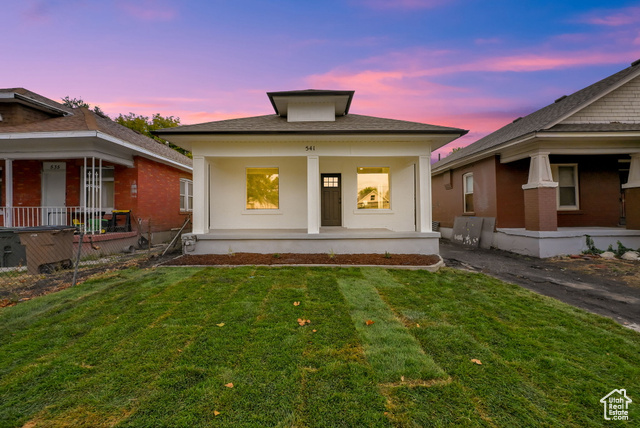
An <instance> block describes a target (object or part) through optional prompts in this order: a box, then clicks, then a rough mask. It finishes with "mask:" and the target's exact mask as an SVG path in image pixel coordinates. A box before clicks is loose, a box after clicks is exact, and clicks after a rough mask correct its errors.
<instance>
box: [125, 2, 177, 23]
mask: <svg viewBox="0 0 640 428" xmlns="http://www.w3.org/2000/svg"><path fill="white" fill-rule="evenodd" d="M117 6H118V8H119V9H121V10H123V11H125V12H126V13H127V14H128V15H130V16H132V17H134V18H136V19H140V20H142V21H171V20H172V19H174V18H175V17H176V16H177V15H178V12H177V11H176V10H175V9H174V8H173V7H172V6H170V5H169V4H168V3H167V2H165V1H154V0H119V1H118V2H117Z"/></svg>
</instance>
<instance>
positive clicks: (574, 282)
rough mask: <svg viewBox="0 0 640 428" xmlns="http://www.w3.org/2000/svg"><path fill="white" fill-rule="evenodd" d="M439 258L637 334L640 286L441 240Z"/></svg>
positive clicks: (496, 251) (450, 265)
mask: <svg viewBox="0 0 640 428" xmlns="http://www.w3.org/2000/svg"><path fill="white" fill-rule="evenodd" d="M440 255H441V256H442V258H443V259H444V262H445V264H446V265H447V266H449V267H453V268H458V269H466V270H470V271H474V272H482V273H485V274H487V275H491V276H493V277H495V278H498V279H501V280H503V281H506V282H510V283H512V284H517V285H520V286H522V287H524V288H527V289H529V290H532V291H535V292H536V293H539V294H543V295H545V296H549V297H553V298H555V299H558V300H561V301H563V302H565V303H568V304H570V305H573V306H576V307H578V308H582V309H584V310H587V311H589V312H593V313H596V314H600V315H604V316H606V317H609V318H612V319H613V320H615V321H617V322H619V323H620V324H622V325H624V326H625V327H629V328H631V329H633V330H636V331H638V332H640V287H630V286H628V285H626V284H625V283H624V282H623V281H621V280H619V279H612V278H604V277H600V276H596V275H590V274H588V273H585V272H580V271H578V270H573V269H567V268H566V267H563V266H564V265H563V266H560V265H558V264H555V263H553V262H551V261H550V260H545V259H538V258H535V257H527V256H521V255H518V254H513V253H509V252H506V251H500V250H494V249H491V250H485V249H481V248H466V247H463V246H461V245H457V244H452V243H451V242H450V241H448V240H445V239H441V240H440ZM638 269H640V265H639V267H638Z"/></svg>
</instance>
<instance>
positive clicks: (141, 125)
mask: <svg viewBox="0 0 640 428" xmlns="http://www.w3.org/2000/svg"><path fill="white" fill-rule="evenodd" d="M62 104H63V105H65V106H66V107H71V108H87V109H89V110H91V111H93V112H94V113H95V114H97V115H98V116H101V117H104V118H105V119H111V118H110V117H109V116H107V114H106V113H105V112H103V111H102V109H101V108H100V107H98V106H95V107H93V108H91V106H90V105H89V104H88V103H86V102H84V100H83V99H82V98H69V96H66V97H64V98H62ZM115 122H116V123H119V124H120V125H122V126H126V127H127V128H129V129H133V130H134V131H136V132H137V133H139V134H142V135H145V136H147V137H149V138H153V139H154V140H156V141H158V142H160V143H162V144H165V145H167V146H169V147H170V148H172V149H173V150H175V151H177V152H179V153H182V154H183V155H185V156H188V157H191V152H189V151H187V150H185V149H183V148H182V147H178V146H176V145H175V144H172V143H170V142H168V141H166V140H163V139H162V138H160V137H157V136H155V135H153V134H152V133H151V131H155V130H157V129H162V128H173V127H174V126H178V125H180V118H179V117H173V116H166V117H165V116H160V113H156V114H154V115H153V116H152V117H151V119H149V117H148V116H142V115H137V114H135V113H131V112H130V113H129V114H127V115H123V114H120V115H119V116H118V117H116V119H115Z"/></svg>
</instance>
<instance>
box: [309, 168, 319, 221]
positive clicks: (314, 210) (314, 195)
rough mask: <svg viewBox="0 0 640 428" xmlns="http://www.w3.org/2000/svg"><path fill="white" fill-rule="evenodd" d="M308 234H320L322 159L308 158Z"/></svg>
mask: <svg viewBox="0 0 640 428" xmlns="http://www.w3.org/2000/svg"><path fill="white" fill-rule="evenodd" d="M307 233H320V159H319V158H318V156H307Z"/></svg>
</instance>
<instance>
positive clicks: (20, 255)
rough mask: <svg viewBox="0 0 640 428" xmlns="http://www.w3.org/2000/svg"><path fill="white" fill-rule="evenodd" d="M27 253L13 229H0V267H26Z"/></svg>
mask: <svg viewBox="0 0 640 428" xmlns="http://www.w3.org/2000/svg"><path fill="white" fill-rule="evenodd" d="M26 264H27V253H26V250H25V248H24V245H22V244H21V243H20V236H19V235H18V234H17V233H16V232H15V229H13V228H7V227H0V267H15V266H24V265H26Z"/></svg>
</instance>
